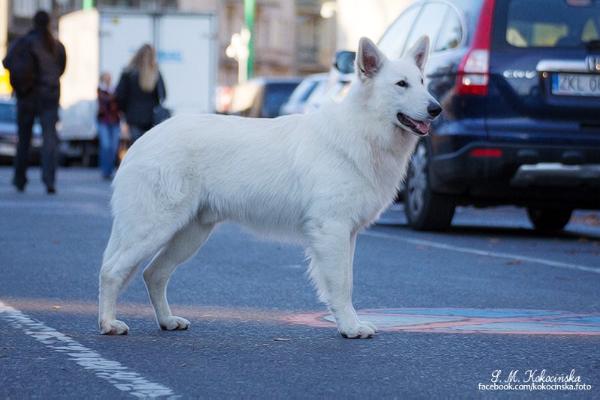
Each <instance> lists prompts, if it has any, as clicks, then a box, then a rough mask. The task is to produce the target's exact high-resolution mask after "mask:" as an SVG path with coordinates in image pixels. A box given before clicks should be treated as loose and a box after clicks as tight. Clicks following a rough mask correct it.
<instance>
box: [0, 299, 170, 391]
mask: <svg viewBox="0 0 600 400" xmlns="http://www.w3.org/2000/svg"><path fill="white" fill-rule="evenodd" d="M0 318H2V319H4V320H5V321H7V322H8V323H9V324H10V325H11V326H13V327H14V328H16V329H20V330H22V331H23V332H24V333H25V334H26V335H28V336H31V337H32V338H34V339H35V340H37V341H38V342H41V343H43V344H44V345H46V347H48V348H50V349H51V350H53V351H56V352H59V353H66V354H67V355H68V356H69V359H70V360H71V361H74V362H75V363H76V364H78V365H79V366H81V367H83V368H84V369H87V370H90V371H92V372H94V374H96V376H97V377H98V378H101V379H104V380H107V381H108V382H110V383H111V384H112V385H113V386H114V387H116V388H117V389H119V390H121V391H123V392H127V393H128V394H130V395H132V396H134V397H137V398H140V399H148V398H151V399H156V398H170V399H175V398H178V397H179V396H176V395H175V393H174V392H173V390H172V389H170V388H168V387H166V386H164V385H162V384H160V383H155V382H152V381H149V380H148V379H146V378H144V377H143V376H142V375H140V374H138V373H137V372H135V371H132V370H131V369H129V368H127V367H126V366H124V365H123V364H121V363H120V362H118V361H112V360H108V359H106V358H104V357H102V356H101V355H100V354H99V353H98V352H96V351H94V350H92V349H90V348H88V347H85V346H83V345H82V344H80V343H79V342H77V341H75V340H73V339H71V338H70V337H69V336H67V335H65V334H63V333H61V332H59V331H57V330H55V329H53V328H50V327H49V326H46V325H44V324H43V323H42V322H39V321H36V320H34V319H32V318H30V317H29V316H27V315H26V314H24V313H22V312H21V311H19V310H17V309H15V308H13V307H11V306H9V305H6V304H4V303H3V302H2V301H0Z"/></svg>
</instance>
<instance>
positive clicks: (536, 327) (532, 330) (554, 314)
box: [288, 308, 600, 335]
mask: <svg viewBox="0 0 600 400" xmlns="http://www.w3.org/2000/svg"><path fill="white" fill-rule="evenodd" d="M358 314H359V317H360V318H361V319H364V320H366V321H370V322H372V323H374V324H375V325H377V327H378V328H379V329H380V330H381V331H388V332H431V333H463V334H465V333H492V334H515V335H600V314H581V313H572V312H565V311H545V310H517V309H474V308H388V309H377V310H362V311H359V312H358ZM288 322H290V323H293V324H302V325H310V326H316V327H333V326H334V320H333V316H331V315H329V314H327V313H307V314H298V315H294V316H291V317H290V318H288Z"/></svg>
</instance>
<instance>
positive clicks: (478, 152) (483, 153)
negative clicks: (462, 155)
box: [469, 149, 503, 158]
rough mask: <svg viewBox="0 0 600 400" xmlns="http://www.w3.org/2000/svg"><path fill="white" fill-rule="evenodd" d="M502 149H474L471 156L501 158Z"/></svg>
mask: <svg viewBox="0 0 600 400" xmlns="http://www.w3.org/2000/svg"><path fill="white" fill-rule="evenodd" d="M502 154H503V153H502V149H473V150H471V151H470V152H469V156H471V157H473V158H501V157H502Z"/></svg>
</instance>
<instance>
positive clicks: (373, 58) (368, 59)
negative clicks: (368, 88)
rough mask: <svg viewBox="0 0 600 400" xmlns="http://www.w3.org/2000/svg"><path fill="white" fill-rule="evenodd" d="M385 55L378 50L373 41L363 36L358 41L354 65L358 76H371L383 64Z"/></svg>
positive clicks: (375, 73)
mask: <svg viewBox="0 0 600 400" xmlns="http://www.w3.org/2000/svg"><path fill="white" fill-rule="evenodd" d="M384 60H385V56H384V55H383V53H382V52H380V51H379V49H378V48H377V46H375V43H373V42H372V41H371V40H370V39H367V38H366V37H363V38H361V39H360V42H358V53H357V55H356V66H357V67H358V68H357V70H358V76H359V77H360V78H361V79H366V78H372V77H374V76H375V75H377V73H378V72H379V70H381V67H382V66H383V62H384Z"/></svg>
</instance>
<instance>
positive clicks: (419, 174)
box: [404, 142, 456, 230]
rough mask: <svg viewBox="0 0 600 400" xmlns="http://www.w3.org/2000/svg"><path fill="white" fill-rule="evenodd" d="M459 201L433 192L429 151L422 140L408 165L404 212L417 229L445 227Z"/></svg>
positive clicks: (449, 221) (410, 224)
mask: <svg viewBox="0 0 600 400" xmlns="http://www.w3.org/2000/svg"><path fill="white" fill-rule="evenodd" d="M455 209H456V204H455V201H454V199H453V198H452V197H451V196H446V195H443V194H439V193H434V192H433V191H432V190H431V186H430V184H429V152H428V151H427V145H426V144H425V142H419V144H418V145H417V148H416V150H415V152H414V154H413V156H412V158H411V160H410V163H409V165H408V172H407V175H406V185H405V190H404V213H405V214H406V219H407V220H408V225H409V226H410V227H411V228H413V229H416V230H444V229H448V228H449V227H450V225H451V224H452V218H453V217H454V211H455Z"/></svg>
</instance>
